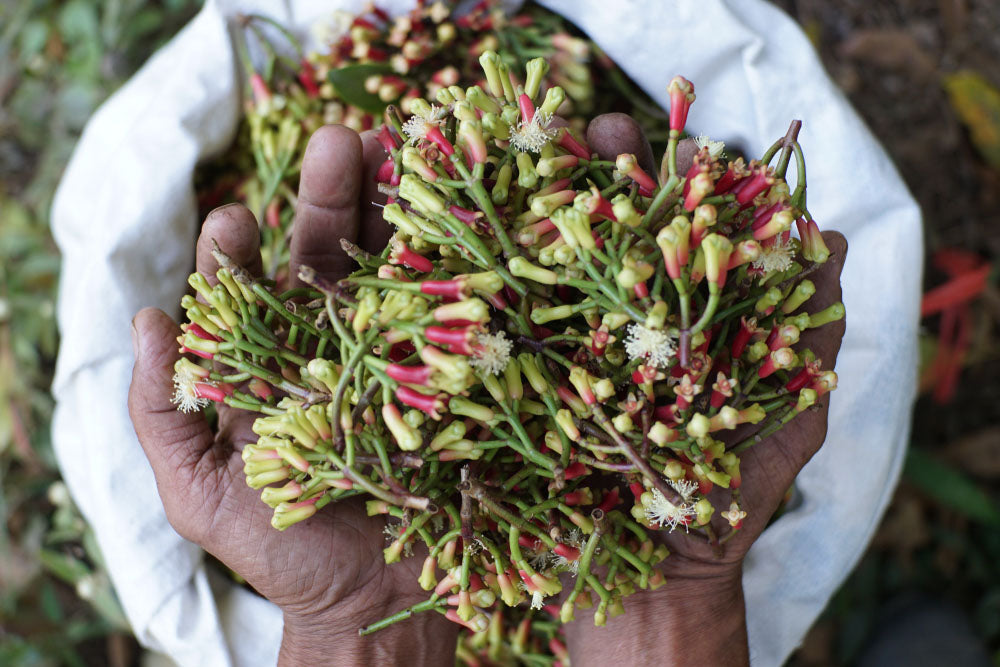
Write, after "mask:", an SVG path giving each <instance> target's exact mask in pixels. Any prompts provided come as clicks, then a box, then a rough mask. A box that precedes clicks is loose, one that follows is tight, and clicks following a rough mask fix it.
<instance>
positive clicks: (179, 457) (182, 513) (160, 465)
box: [128, 308, 217, 542]
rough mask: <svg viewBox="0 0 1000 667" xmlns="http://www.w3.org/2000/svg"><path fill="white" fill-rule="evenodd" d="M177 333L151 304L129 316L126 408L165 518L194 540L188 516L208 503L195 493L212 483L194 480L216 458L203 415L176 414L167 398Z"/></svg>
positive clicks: (210, 470) (212, 467)
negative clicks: (130, 358)
mask: <svg viewBox="0 0 1000 667" xmlns="http://www.w3.org/2000/svg"><path fill="white" fill-rule="evenodd" d="M180 333H181V330H180V328H179V327H178V326H177V325H176V324H175V323H174V322H173V320H171V319H170V317H168V316H167V315H166V314H165V313H164V312H163V311H161V310H158V309H156V308H146V309H144V310H141V311H139V313H138V314H137V315H136V316H135V318H134V319H133V320H132V340H133V347H134V349H135V365H134V366H133V368H132V384H131V385H130V387H129V393H128V409H129V414H130V415H131V417H132V425H133V427H134V428H135V433H136V435H137V436H138V438H139V443H140V444H141V445H142V448H143V451H145V453H146V458H148V459H149V463H150V466H152V468H153V474H154V476H155V477H156V485H157V488H158V489H159V492H160V497H161V499H162V500H163V506H164V508H165V509H166V511H167V519H168V520H169V521H170V523H171V524H172V525H173V526H174V528H175V529H176V530H177V532H178V533H180V534H181V536H183V537H185V538H187V539H190V540H192V541H195V542H198V541H199V540H198V539H197V538H198V536H197V534H196V533H195V532H194V530H193V527H194V526H196V525H199V524H203V522H201V521H197V520H196V517H195V516H194V514H195V513H196V512H197V511H198V510H201V509H202V508H204V507H211V506H214V503H211V502H207V501H208V500H209V499H206V498H201V497H199V493H206V492H208V490H209V489H212V488H213V487H214V485H212V484H204V483H200V482H201V481H203V480H204V479H205V478H206V476H208V475H209V474H212V473H214V472H215V468H216V467H217V465H216V461H217V458H216V457H214V456H212V449H213V444H214V440H215V439H214V436H213V433H212V430H211V428H210V427H209V425H208V422H207V421H206V419H205V416H204V415H203V414H201V413H200V412H193V413H184V412H180V411H178V410H177V406H175V405H174V404H173V402H172V400H171V397H172V395H173V376H174V363H175V362H176V361H177V359H178V358H179V357H180V352H179V351H178V349H177V342H176V338H177V336H178V335H179V334H180Z"/></svg>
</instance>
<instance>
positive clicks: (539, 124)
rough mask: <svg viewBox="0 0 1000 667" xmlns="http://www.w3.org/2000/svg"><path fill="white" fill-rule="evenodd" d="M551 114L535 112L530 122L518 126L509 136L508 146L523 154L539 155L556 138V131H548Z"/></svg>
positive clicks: (522, 122)
mask: <svg viewBox="0 0 1000 667" xmlns="http://www.w3.org/2000/svg"><path fill="white" fill-rule="evenodd" d="M551 120H552V114H550V113H547V112H545V111H542V110H540V109H539V110H538V111H535V115H534V116H532V117H531V120H530V121H529V122H527V123H525V122H524V121H523V120H522V121H521V122H520V123H519V124H518V126H517V130H515V131H514V132H512V133H511V135H510V145H511V146H513V147H514V148H516V149H517V150H519V151H522V152H524V153H528V152H531V153H540V152H541V151H542V148H544V147H545V145H546V144H548V143H549V142H550V141H552V140H553V139H554V138H555V136H556V130H550V129H549V122H550V121H551Z"/></svg>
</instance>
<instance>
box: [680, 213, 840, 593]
mask: <svg viewBox="0 0 1000 667" xmlns="http://www.w3.org/2000/svg"><path fill="white" fill-rule="evenodd" d="M824 238H825V240H826V243H827V246H828V247H829V248H830V251H831V256H830V259H829V260H828V261H827V263H826V264H824V265H823V266H822V267H821V268H820V269H819V270H818V271H816V272H815V273H814V274H813V275H812V276H811V279H812V280H813V281H814V282H815V284H816V294H815V295H814V296H813V297H812V298H811V299H810V300H809V302H807V304H806V305H805V306H804V307H803V310H805V311H806V312H809V313H813V312H817V311H820V310H822V309H824V308H826V307H827V306H829V305H831V304H833V303H835V302H837V301H840V298H841V289H840V273H841V271H842V270H843V265H844V259H845V257H846V255H847V241H846V240H845V239H844V237H843V236H841V235H840V234H838V233H836V232H826V233H825V234H824ZM844 329H845V322H844V321H843V320H841V321H839V322H834V323H832V324H828V325H826V326H824V327H822V328H821V329H819V330H817V331H810V332H807V333H805V334H804V335H803V336H802V341H801V344H800V348H801V349H806V348H809V349H811V350H812V351H813V352H814V353H815V354H816V356H817V357H818V358H820V359H821V360H822V362H823V368H828V369H832V368H833V367H834V364H835V363H836V359H837V353H838V352H839V350H840V342H841V339H842V338H843V336H844ZM829 398H830V397H829V395H826V396H824V397H822V398H821V399H820V401H818V403H817V405H816V406H815V407H814V408H812V409H809V410H807V411H806V412H804V413H803V414H801V415H799V416H798V417H796V418H795V419H794V420H792V421H791V422H790V423H789V424H788V425H787V426H785V427H784V428H783V429H781V430H780V431H778V432H777V433H775V434H774V435H772V436H770V437H769V438H767V439H765V440H762V441H761V442H759V443H757V444H755V445H754V446H753V447H751V448H750V449H749V450H747V451H745V452H744V453H743V454H742V455H741V465H740V469H741V473H742V485H741V486H740V491H741V494H742V506H743V508H744V510H745V511H746V512H747V517H746V519H745V520H744V521H743V524H742V526H741V527H740V529H739V530H738V531H737V532H736V533H735V534H734V535H733V537H732V539H730V540H728V541H727V542H726V544H725V545H724V548H723V549H722V550H721V554H720V551H719V549H717V548H714V547H713V546H711V545H710V544H708V543H707V542H706V541H704V540H697V539H691V538H689V537H688V536H687V535H684V534H683V532H679V533H676V534H672V535H669V536H667V537H666V538H665V542H666V543H667V545H668V546H669V547H670V550H671V551H672V552H673V554H674V556H680V558H677V557H674V558H669V559H667V562H666V567H667V572H668V575H670V574H673V575H674V576H678V575H680V576H685V575H686V574H687V573H689V572H690V573H691V574H695V575H699V576H700V575H705V574H710V573H714V572H715V571H719V570H722V571H725V570H732V569H733V568H738V567H739V565H740V563H741V562H742V560H743V557H744V556H746V553H747V551H748V550H749V549H750V546H751V545H752V544H753V543H754V542H755V541H756V540H757V538H758V537H759V536H760V534H761V532H762V531H763V530H764V528H765V527H766V526H767V524H768V522H769V521H770V519H771V516H772V515H773V514H774V512H775V511H776V510H777V509H778V507H779V505H780V504H781V501H782V499H783V498H784V497H785V494H786V493H787V492H788V490H789V489H790V488H791V486H792V484H793V483H794V481H795V477H796V476H797V475H798V474H799V471H800V470H801V469H802V467H803V466H804V465H805V464H806V463H807V462H808V461H809V459H811V458H812V456H813V455H814V454H815V453H816V452H817V451H818V450H819V448H820V445H822V444H823V440H824V439H825V438H826V425H827V413H828V411H829ZM737 436H738V437H736V438H734V439H733V440H732V442H736V441H738V440H739V439H740V438H741V437H742V432H738V434H737ZM726 497H727V496H726V494H725V493H724V492H721V491H717V492H716V493H715V494H714V495H713V496H712V497H711V500H712V502H713V504H714V505H715V506H716V507H717V508H719V509H720V510H721V509H725V503H726V500H725V499H726ZM711 525H712V527H713V529H714V530H715V532H716V533H717V534H724V533H725V532H727V531H728V530H729V524H728V522H727V521H726V520H725V519H723V518H722V517H721V516H719V513H718V512H717V513H716V514H715V516H714V517H713V520H712V523H711Z"/></svg>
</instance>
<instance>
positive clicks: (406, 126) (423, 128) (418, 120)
mask: <svg viewBox="0 0 1000 667" xmlns="http://www.w3.org/2000/svg"><path fill="white" fill-rule="evenodd" d="M403 134H405V135H406V136H407V137H408V138H409V140H410V143H411V144H415V143H417V142H418V141H420V140H421V139H423V138H424V137H426V136H427V119H426V118H424V117H423V116H417V115H416V114H414V115H413V116H410V117H409V118H408V119H407V121H406V122H405V123H403Z"/></svg>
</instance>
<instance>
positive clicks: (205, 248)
mask: <svg viewBox="0 0 1000 667" xmlns="http://www.w3.org/2000/svg"><path fill="white" fill-rule="evenodd" d="M216 243H217V244H218V245H219V249H220V250H222V252H224V253H225V254H227V255H229V257H230V259H232V260H233V261H234V262H235V263H236V264H238V265H240V266H242V267H243V268H245V269H246V270H247V271H249V272H250V274H251V275H253V276H260V275H261V274H263V272H264V268H263V262H262V261H261V257H260V228H259V227H258V225H257V220H256V219H255V218H254V215H253V213H251V212H250V210H249V209H248V208H247V207H246V206H243V205H242V204H228V205H226V206H220V207H219V208H217V209H215V210H214V211H212V212H211V213H209V214H208V216H206V218H205V224H204V225H202V228H201V234H200V235H199V236H198V245H197V251H196V254H195V266H196V267H197V269H198V272H199V273H201V274H202V275H204V276H205V277H207V278H208V282H209V283H210V284H212V285H215V284H216V283H218V282H219V281H218V279H217V278H216V277H215V273H216V271H218V270H219V262H218V261H217V260H216V259H215V256H214V255H213V254H212V250H213V249H214V247H215V244H216ZM199 299H201V297H200V296H199ZM223 369H224V368H223V367H222V366H221V365H220V364H216V370H220V371H221V370H223ZM226 370H228V369H226ZM240 413H241V411H240V410H235V409H233V408H230V407H229V406H225V405H220V406H219V429H218V430H219V432H220V433H223V434H226V435H229V434H230V433H231V431H232V429H233V420H234V416H238V415H240Z"/></svg>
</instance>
